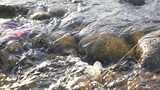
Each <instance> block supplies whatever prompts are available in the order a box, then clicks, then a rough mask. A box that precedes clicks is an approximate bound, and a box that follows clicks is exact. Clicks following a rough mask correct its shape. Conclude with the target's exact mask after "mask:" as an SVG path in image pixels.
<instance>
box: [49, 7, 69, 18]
mask: <svg viewBox="0 0 160 90" xmlns="http://www.w3.org/2000/svg"><path fill="white" fill-rule="evenodd" d="M48 11H49V14H50V15H51V16H52V17H59V18H60V17H63V16H64V15H65V13H66V12H67V10H66V9H64V8H62V7H58V8H57V7H55V8H50V9H49V10H48Z"/></svg>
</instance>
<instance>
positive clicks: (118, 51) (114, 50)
mask: <svg viewBox="0 0 160 90" xmlns="http://www.w3.org/2000/svg"><path fill="white" fill-rule="evenodd" d="M79 45H80V47H81V49H82V51H84V53H85V54H86V55H88V57H91V58H92V59H91V60H94V59H95V60H102V61H105V60H106V62H108V63H109V62H110V61H111V62H114V61H118V60H119V59H120V58H122V57H123V56H124V55H125V54H126V53H127V52H128V50H129V46H128V45H127V43H126V42H125V41H124V40H123V39H122V38H119V37H117V36H115V35H113V34H110V33H106V32H101V33H93V34H92V33H91V34H90V35H88V36H86V37H84V38H82V39H81V40H80V43H79Z"/></svg>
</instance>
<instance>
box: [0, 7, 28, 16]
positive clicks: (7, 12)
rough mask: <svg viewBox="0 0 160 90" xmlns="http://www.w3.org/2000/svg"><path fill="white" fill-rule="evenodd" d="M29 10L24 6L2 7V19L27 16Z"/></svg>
mask: <svg viewBox="0 0 160 90" xmlns="http://www.w3.org/2000/svg"><path fill="white" fill-rule="evenodd" d="M27 12H28V9H27V8H25V7H22V6H14V5H0V18H14V17H16V16H17V15H26V14H27Z"/></svg>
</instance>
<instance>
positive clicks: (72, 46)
mask: <svg viewBox="0 0 160 90" xmlns="http://www.w3.org/2000/svg"><path fill="white" fill-rule="evenodd" d="M57 34H58V32H57ZM76 49H77V43H76V40H75V38H74V37H73V36H72V35H71V34H69V33H64V34H62V35H61V34H60V33H59V35H58V36H57V35H56V37H55V36H54V41H53V46H52V48H51V49H50V50H49V51H50V52H52V53H59V54H69V53H70V54H74V55H75V54H77V53H76V51H75V50H76Z"/></svg>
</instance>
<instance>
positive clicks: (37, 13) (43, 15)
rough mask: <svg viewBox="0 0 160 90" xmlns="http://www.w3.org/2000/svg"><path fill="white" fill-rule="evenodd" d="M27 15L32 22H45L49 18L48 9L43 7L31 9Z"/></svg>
mask: <svg viewBox="0 0 160 90" xmlns="http://www.w3.org/2000/svg"><path fill="white" fill-rule="evenodd" d="M29 15H30V18H31V19H33V20H45V19H49V18H50V14H49V12H48V9H47V7H45V6H37V7H36V8H33V10H31V11H30V12H29Z"/></svg>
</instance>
